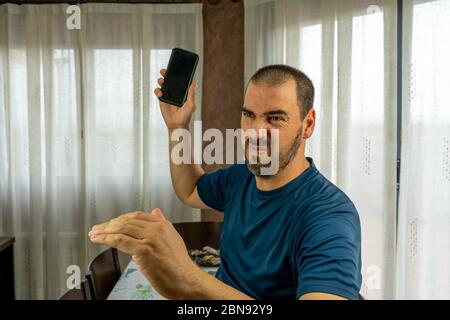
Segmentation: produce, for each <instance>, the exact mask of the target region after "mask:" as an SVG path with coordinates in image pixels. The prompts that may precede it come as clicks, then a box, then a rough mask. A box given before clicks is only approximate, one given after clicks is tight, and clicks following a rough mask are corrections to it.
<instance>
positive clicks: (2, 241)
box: [0, 237, 15, 301]
mask: <svg viewBox="0 0 450 320" xmlns="http://www.w3.org/2000/svg"><path fill="white" fill-rule="evenodd" d="M13 245H14V237H0V301H5V300H14V298H15V294H14V256H13Z"/></svg>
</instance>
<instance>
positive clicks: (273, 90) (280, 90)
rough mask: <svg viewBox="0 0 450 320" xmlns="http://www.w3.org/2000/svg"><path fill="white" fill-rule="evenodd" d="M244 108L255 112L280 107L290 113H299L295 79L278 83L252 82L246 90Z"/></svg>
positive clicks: (258, 112)
mask: <svg viewBox="0 0 450 320" xmlns="http://www.w3.org/2000/svg"><path fill="white" fill-rule="evenodd" d="M244 108H245V109H247V110H250V111H252V112H254V113H255V114H263V113H266V112H270V111H274V110H279V109H282V110H285V111H286V112H287V113H289V114H293V113H298V111H299V107H298V102H297V91H296V84H295V81H294V80H288V81H286V82H284V83H282V84H277V85H271V84H266V83H254V82H250V83H249V84H248V86H247V90H246V92H245V97H244Z"/></svg>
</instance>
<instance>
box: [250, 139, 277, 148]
mask: <svg viewBox="0 0 450 320" xmlns="http://www.w3.org/2000/svg"><path fill="white" fill-rule="evenodd" d="M246 143H247V144H248V145H250V146H254V147H258V146H267V147H269V146H270V143H271V140H270V138H269V139H247V140H246Z"/></svg>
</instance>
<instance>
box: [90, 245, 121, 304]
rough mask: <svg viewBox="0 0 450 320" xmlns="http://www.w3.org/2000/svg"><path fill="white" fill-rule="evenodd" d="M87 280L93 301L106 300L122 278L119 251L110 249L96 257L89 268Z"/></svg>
mask: <svg viewBox="0 0 450 320" xmlns="http://www.w3.org/2000/svg"><path fill="white" fill-rule="evenodd" d="M88 270H89V271H88V273H87V274H86V279H87V280H88V284H89V287H90V289H91V292H92V298H93V300H106V298H108V295H109V294H110V293H111V290H112V289H113V288H114V285H115V284H116V282H117V280H119V278H120V274H121V271H120V263H119V257H118V255H117V249H115V248H109V249H107V250H105V251H103V252H102V253H100V254H99V255H98V256H96V257H95V258H94V259H93V260H92V261H91V263H90V264H89V267H88Z"/></svg>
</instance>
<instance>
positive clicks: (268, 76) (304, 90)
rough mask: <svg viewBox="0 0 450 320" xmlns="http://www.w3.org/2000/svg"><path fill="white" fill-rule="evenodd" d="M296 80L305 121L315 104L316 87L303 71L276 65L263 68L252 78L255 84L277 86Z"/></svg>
mask: <svg viewBox="0 0 450 320" xmlns="http://www.w3.org/2000/svg"><path fill="white" fill-rule="evenodd" d="M290 79H292V80H294V81H295V83H296V85H297V101H298V106H299V108H300V116H301V118H302V119H303V118H304V117H305V116H306V114H307V113H308V111H309V109H311V108H312V107H313V104H314V85H313V83H312V81H311V79H310V78H309V77H308V76H307V75H306V74H305V73H303V72H302V71H300V70H298V69H296V68H294V67H291V66H288V65H284V64H274V65H269V66H265V67H262V68H261V69H259V70H258V71H256V73H255V74H254V75H253V76H252V77H251V78H250V81H249V83H250V82H253V83H255V84H258V83H265V84H268V85H271V86H277V85H281V84H283V83H285V82H286V81H288V80H290Z"/></svg>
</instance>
